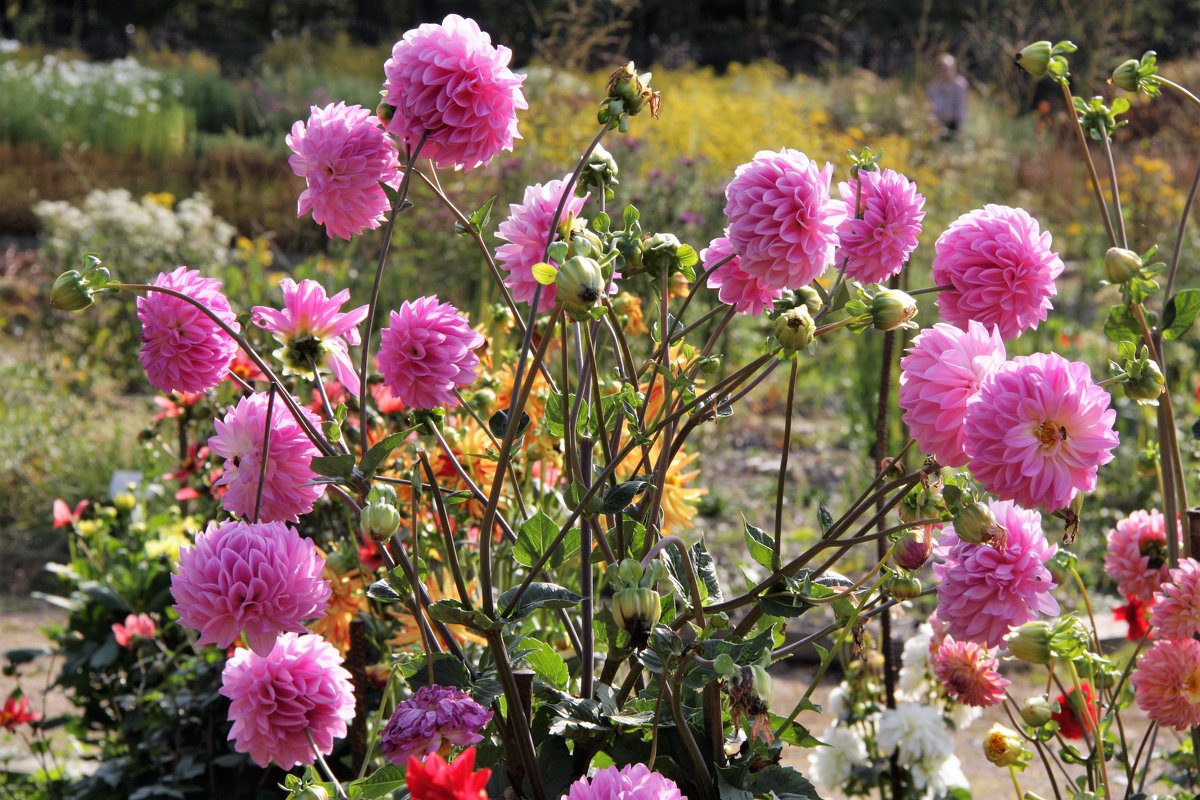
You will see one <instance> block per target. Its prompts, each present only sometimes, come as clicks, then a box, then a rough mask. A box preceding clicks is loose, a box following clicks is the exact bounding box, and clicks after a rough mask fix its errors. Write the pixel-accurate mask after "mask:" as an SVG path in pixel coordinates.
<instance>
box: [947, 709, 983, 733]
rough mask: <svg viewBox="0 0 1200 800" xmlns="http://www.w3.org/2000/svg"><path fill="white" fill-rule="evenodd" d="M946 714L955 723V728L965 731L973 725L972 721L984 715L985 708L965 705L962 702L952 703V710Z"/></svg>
mask: <svg viewBox="0 0 1200 800" xmlns="http://www.w3.org/2000/svg"><path fill="white" fill-rule="evenodd" d="M946 716H947V717H949V718H950V721H951V722H953V723H954V729H955V730H957V731H964V730H966V729H967V728H969V727H971V723H973V722H975V720H977V719H979V718H980V717H981V716H983V709H982V708H976V707H975V706H968V705H963V704H962V703H951V704H950V710H949V711H948V712H946Z"/></svg>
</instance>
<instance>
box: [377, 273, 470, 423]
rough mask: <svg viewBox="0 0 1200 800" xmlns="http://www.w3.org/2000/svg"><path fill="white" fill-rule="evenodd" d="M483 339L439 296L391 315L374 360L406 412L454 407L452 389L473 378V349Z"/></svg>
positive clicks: (455, 400)
mask: <svg viewBox="0 0 1200 800" xmlns="http://www.w3.org/2000/svg"><path fill="white" fill-rule="evenodd" d="M483 341H484V340H483V336H481V335H480V334H479V333H476V332H475V331H474V330H472V328H471V326H470V324H469V323H468V322H467V320H466V318H465V317H464V316H463V315H462V314H460V313H459V311H458V309H457V308H455V307H454V306H452V305H450V304H449V303H440V302H438V299H437V295H430V296H428V297H418V298H417V299H416V300H413V301H411V302H410V301H408V300H405V301H404V302H403V303H402V304H401V305H400V309H399V310H398V311H393V312H392V313H391V316H390V317H389V321H388V326H387V327H386V328H384V329H383V332H382V333H381V334H380V342H379V355H378V356H376V360H377V363H378V364H379V371H380V372H381V373H383V380H384V383H386V384H387V387H388V389H390V390H391V392H392V394H393V395H395V396H396V397H397V398H399V400H400V402H402V403H404V405H406V406H408V407H409V408H437V407H438V406H456V405H458V398H456V397H455V396H454V390H455V389H456V388H459V387H463V386H470V385H471V383H472V382H473V381H474V380H475V375H476V372H477V370H478V368H479V357H478V356H476V355H475V353H474V352H473V351H474V350H475V349H476V348H478V347H480V346H481V345H482V344H483Z"/></svg>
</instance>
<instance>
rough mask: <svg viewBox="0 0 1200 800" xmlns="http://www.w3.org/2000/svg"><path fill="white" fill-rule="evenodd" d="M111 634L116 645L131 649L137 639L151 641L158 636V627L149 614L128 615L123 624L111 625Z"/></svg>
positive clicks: (115, 623)
mask: <svg viewBox="0 0 1200 800" xmlns="http://www.w3.org/2000/svg"><path fill="white" fill-rule="evenodd" d="M112 632H113V638H115V639H116V640H117V644H118V645H120V646H121V647H124V648H128V649H132V648H133V646H134V644H135V643H136V641H137V640H138V639H153V638H154V637H155V635H157V634H158V626H157V625H155V624H154V620H152V619H151V618H150V615H149V614H129V615H128V616H126V617H125V622H124V624H122V623H120V622H114V623H113V626H112Z"/></svg>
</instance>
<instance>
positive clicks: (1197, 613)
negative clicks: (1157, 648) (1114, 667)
mask: <svg viewBox="0 0 1200 800" xmlns="http://www.w3.org/2000/svg"><path fill="white" fill-rule="evenodd" d="M1150 622H1151V624H1152V625H1153V626H1154V627H1155V628H1157V629H1158V633H1159V634H1160V635H1161V636H1162V637H1163V638H1165V639H1191V638H1192V637H1193V636H1195V635H1196V634H1197V633H1200V563H1198V562H1197V561H1196V560H1195V559H1194V558H1185V559H1183V560H1182V561H1180V562H1179V566H1178V567H1176V568H1175V569H1173V570H1171V580H1170V581H1168V582H1167V583H1164V584H1163V585H1162V586H1161V587H1160V589H1159V591H1158V595H1157V597H1155V602H1154V608H1152V609H1151V611H1150Z"/></svg>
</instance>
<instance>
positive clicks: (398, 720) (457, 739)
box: [379, 684, 492, 764]
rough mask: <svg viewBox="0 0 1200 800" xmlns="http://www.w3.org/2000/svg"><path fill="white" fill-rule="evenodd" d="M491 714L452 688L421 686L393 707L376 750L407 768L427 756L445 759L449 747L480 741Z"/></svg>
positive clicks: (468, 696) (394, 762)
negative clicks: (412, 761)
mask: <svg viewBox="0 0 1200 800" xmlns="http://www.w3.org/2000/svg"><path fill="white" fill-rule="evenodd" d="M491 720H492V712H491V711H488V710H487V709H486V708H484V707H483V706H481V705H479V703H476V702H475V700H474V699H472V697H471V695H469V694H467V693H466V692H464V691H462V690H461V689H456V688H454V687H453V686H438V685H436V684H431V685H428V686H422V687H421V688H420V689H417V691H416V692H415V693H413V695H412V697H409V698H408V699H406V700H401V701H400V702H399V703H397V704H396V710H395V711H393V712H392V717H391V719H389V720H388V723H387V726H386V727H385V728H384V729H383V733H382V734H381V735H380V743H379V747H380V749H381V750H382V751H383V755H384V757H386V758H387V760H388V761H391V762H392V763H393V764H407V763H408V760H409V759H410V758H413V757H419V756H423V755H425V754H426V753H440V754H441V755H446V754H447V753H448V752H449V750H450V747H451V746H453V745H457V746H459V747H466V746H467V745H471V744H475V743H476V742H481V741H483V734H482V731H483V727H484V726H485V725H487V724H488V723H489V722H491Z"/></svg>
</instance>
